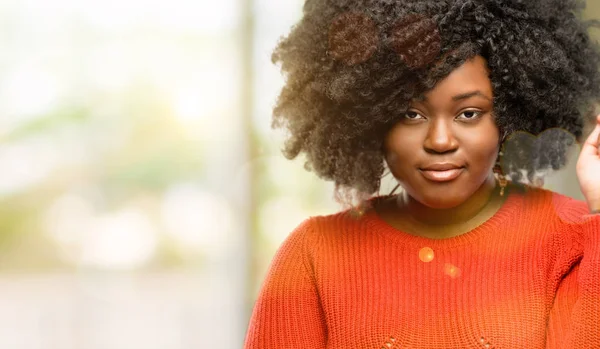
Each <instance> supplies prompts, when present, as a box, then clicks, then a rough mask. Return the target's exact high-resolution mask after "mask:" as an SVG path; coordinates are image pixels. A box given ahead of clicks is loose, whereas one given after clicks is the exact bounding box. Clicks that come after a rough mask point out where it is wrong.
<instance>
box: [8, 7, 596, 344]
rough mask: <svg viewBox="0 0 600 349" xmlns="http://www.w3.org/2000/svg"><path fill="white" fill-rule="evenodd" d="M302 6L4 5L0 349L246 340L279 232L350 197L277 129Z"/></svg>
mask: <svg viewBox="0 0 600 349" xmlns="http://www.w3.org/2000/svg"><path fill="white" fill-rule="evenodd" d="M301 7H302V1H300V0H294V1H267V0H254V1H251V0H245V1H243V0H220V1H214V2H209V1H204V0H201V1H200V2H198V1H191V0H172V1H154V0H152V1H139V0H127V1H115V0H108V1H102V2H99V1H89V0H50V1H41V0H21V1H16V0H12V1H2V2H0V47H1V51H2V54H1V55H0V76H1V79H0V140H1V146H0V201H1V202H0V309H1V311H0V347H2V348H27V349H30V348H31V349H33V348H35V349H37V348H40V349H41V348H44V349H47V348H48V349H71V348H73V349H75V348H77V349H79V348H86V349H87V348H90V349H95V348H98V349H116V348H123V349H138V348H139V349H152V348H165V349H166V348H168V349H179V348H182V349H183V348H239V347H241V344H242V341H243V338H244V335H245V331H246V326H247V323H248V319H249V316H250V311H251V308H252V305H253V302H254V300H255V298H256V295H257V292H258V290H259V288H260V285H261V282H262V279H263V277H264V275H265V272H266V269H267V267H268V265H269V263H270V261H271V258H272V256H273V254H274V253H275V250H276V249H277V247H278V246H279V244H280V243H281V242H282V241H283V239H284V238H285V237H286V236H287V234H288V233H289V232H290V231H291V230H292V229H293V228H294V227H296V226H297V225H298V224H299V223H300V222H301V221H302V220H304V219H305V218H307V217H308V216H310V215H317V214H328V213H332V212H335V211H336V210H338V209H339V206H337V204H336V203H335V202H334V200H333V198H332V190H333V186H332V184H331V183H325V182H322V181H320V180H318V179H317V178H316V177H315V176H313V175H312V174H310V173H307V172H306V171H304V169H303V163H302V160H301V159H299V160H298V161H293V162H290V161H287V160H285V159H284V157H283V156H282V155H281V154H280V152H279V148H280V147H281V145H282V134H281V133H280V132H276V131H272V130H271V129H270V116H271V108H272V105H273V103H274V101H275V98H276V96H277V93H278V90H279V88H280V87H281V85H282V79H281V76H280V75H279V70H278V68H277V67H275V66H273V65H271V63H270V53H271V50H272V49H273V47H274V46H275V44H276V42H277V39H278V38H279V36H281V35H284V34H286V33H287V32H288V31H289V28H290V26H291V25H292V24H293V23H294V22H295V21H297V20H298V19H299V17H300V14H301ZM596 14H597V15H596ZM587 16H588V17H600V4H599V3H598V2H591V1H590V4H589V8H588V14H587ZM571 165H573V164H572V163H571ZM546 187H548V188H550V189H553V190H557V191H559V192H563V193H565V194H567V195H570V196H573V197H578V198H581V195H580V193H579V192H578V187H577V182H576V180H575V177H574V172H573V168H572V166H571V167H570V168H567V169H565V170H564V171H562V172H561V173H558V174H556V175H553V177H552V178H551V180H549V181H548V182H547V183H546Z"/></svg>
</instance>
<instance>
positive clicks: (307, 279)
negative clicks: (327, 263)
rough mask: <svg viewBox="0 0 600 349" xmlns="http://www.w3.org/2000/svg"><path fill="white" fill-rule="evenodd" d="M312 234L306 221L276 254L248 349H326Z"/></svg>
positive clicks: (250, 328) (254, 316) (253, 321)
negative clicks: (308, 246) (311, 254)
mask: <svg viewBox="0 0 600 349" xmlns="http://www.w3.org/2000/svg"><path fill="white" fill-rule="evenodd" d="M310 234H312V226H311V224H310V220H306V221H304V222H303V223H302V224H301V225H300V226H298V227H297V228H296V229H295V230H294V231H293V232H292V233H291V234H290V236H288V238H287V239H286V240H285V241H284V242H283V244H282V245H281V247H280V248H279V250H278V251H277V253H276V254H275V257H274V258H273V261H272V262H271V266H270V268H269V271H268V273H267V276H266V279H265V281H264V283H263V286H262V289H261V291H260V294H259V296H258V299H257V301H256V303H255V305H254V310H253V313H252V317H251V318H250V323H249V326H248V332H247V334H246V341H245V344H244V348H245V349H269V348H273V349H275V348H277V349H280V348H286V349H295V348H298V349H317V348H325V346H326V342H327V333H326V325H325V319H324V315H323V311H322V309H321V303H320V300H319V294H318V292H317V288H316V285H315V281H314V275H313V273H312V269H311V267H310V260H309V258H308V254H307V249H306V241H307V239H309V238H310Z"/></svg>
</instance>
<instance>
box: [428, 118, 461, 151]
mask: <svg viewBox="0 0 600 349" xmlns="http://www.w3.org/2000/svg"><path fill="white" fill-rule="evenodd" d="M423 148H424V149H425V151H427V152H430V153H447V152H451V151H454V150H456V148H458V140H457V139H456V137H455V135H454V133H453V130H452V121H449V120H446V119H445V118H434V119H433V120H432V121H431V122H430V124H429V125H428V129H427V136H426V137H425V141H424V142H423Z"/></svg>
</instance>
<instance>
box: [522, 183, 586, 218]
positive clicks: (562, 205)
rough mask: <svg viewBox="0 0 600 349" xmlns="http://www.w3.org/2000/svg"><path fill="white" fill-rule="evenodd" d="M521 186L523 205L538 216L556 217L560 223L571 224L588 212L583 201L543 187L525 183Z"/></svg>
mask: <svg viewBox="0 0 600 349" xmlns="http://www.w3.org/2000/svg"><path fill="white" fill-rule="evenodd" d="M521 188H522V190H521V191H520V195H522V200H523V207H524V208H525V209H526V210H533V211H535V213H537V214H538V215H539V216H540V217H543V218H556V219H558V220H559V221H560V222H562V223H565V224H572V223H578V222H581V219H582V217H584V216H585V215H586V214H587V213H588V209H587V204H586V203H585V202H584V201H581V200H577V199H574V198H572V197H570V196H567V195H564V194H561V193H558V192H555V191H552V190H549V189H545V188H538V187H532V186H527V185H523V186H521Z"/></svg>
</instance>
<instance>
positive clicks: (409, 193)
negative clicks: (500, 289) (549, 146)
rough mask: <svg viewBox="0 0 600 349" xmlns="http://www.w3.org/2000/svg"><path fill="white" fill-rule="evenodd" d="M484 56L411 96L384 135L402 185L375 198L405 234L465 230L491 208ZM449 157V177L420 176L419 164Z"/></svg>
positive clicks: (495, 134)
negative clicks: (453, 174) (453, 171)
mask: <svg viewBox="0 0 600 349" xmlns="http://www.w3.org/2000/svg"><path fill="white" fill-rule="evenodd" d="M488 74H489V72H488V68H487V63H486V61H485V59H484V58H483V57H480V56H477V57H474V58H473V59H471V60H469V61H467V62H465V63H464V64H463V65H462V66H460V67H458V68H457V69H455V70H454V71H453V72H452V73H451V74H450V75H449V76H448V77H446V78H445V79H444V80H442V81H440V82H439V83H438V84H437V85H436V86H435V87H434V89H432V90H430V91H428V92H427V93H426V94H425V95H424V97H423V98H420V99H416V100H414V101H413V102H412V103H411V107H410V108H409V110H408V112H407V113H406V115H405V116H404V118H403V119H402V120H400V121H399V122H398V123H397V124H396V125H395V126H394V127H393V128H392V129H391V130H390V131H389V132H388V134H387V135H386V138H385V141H384V151H385V157H386V162H387V163H388V166H389V168H390V171H391V172H392V174H393V175H394V177H395V178H396V180H397V181H398V183H399V184H400V185H401V187H402V188H403V189H404V191H403V192H402V193H401V194H399V195H398V196H396V197H390V198H388V199H387V200H383V201H381V202H380V203H378V204H376V207H375V209H376V210H377V212H378V214H379V215H380V216H381V218H382V219H384V220H385V221H387V222H388V224H390V225H392V226H394V227H396V228H397V229H399V230H402V231H405V232H407V233H410V234H413V235H418V236H423V237H429V238H433V239H442V238H448V237H452V236H457V235H460V234H463V233H466V232H468V231H469V230H472V229H473V228H475V227H477V226H478V225H480V224H481V223H483V222H485V221H486V220H487V219H489V218H490V217H491V216H493V215H494V213H496V212H497V211H498V209H499V208H500V207H501V206H502V203H503V202H504V199H505V198H506V195H507V194H505V196H500V195H499V194H498V193H499V190H498V188H497V185H496V180H495V178H494V175H493V172H492V169H493V167H494V164H495V162H496V159H497V156H498V152H499V148H500V135H499V130H498V127H497V125H496V123H495V120H494V116H493V113H492V110H493V102H492V101H493V90H492V85H491V81H490V79H489V75H488ZM440 162H451V163H453V164H456V165H458V166H460V167H462V171H461V174H460V175H459V176H458V177H457V178H455V179H453V180H450V181H446V182H435V181H432V180H429V179H427V178H426V177H425V176H424V175H423V173H422V171H421V170H422V168H423V167H426V166H428V165H430V164H433V163H440Z"/></svg>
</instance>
